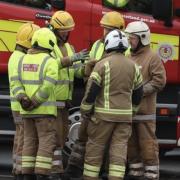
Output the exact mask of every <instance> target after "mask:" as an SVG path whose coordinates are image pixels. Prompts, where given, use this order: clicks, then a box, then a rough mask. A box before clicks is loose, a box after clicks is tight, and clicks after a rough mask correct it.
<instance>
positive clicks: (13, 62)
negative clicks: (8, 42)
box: [8, 50, 25, 111]
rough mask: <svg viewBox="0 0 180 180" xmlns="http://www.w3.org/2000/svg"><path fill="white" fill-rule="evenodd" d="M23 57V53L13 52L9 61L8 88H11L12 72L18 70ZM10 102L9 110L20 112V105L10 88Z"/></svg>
mask: <svg viewBox="0 0 180 180" xmlns="http://www.w3.org/2000/svg"><path fill="white" fill-rule="evenodd" d="M24 55H25V53H23V52H22V51H18V50H15V51H14V52H13V54H12V55H11V57H10V59H9V62H8V76H9V84H10V87H11V81H13V76H14V75H13V73H14V70H15V69H18V63H19V60H20V58H21V57H22V56H24ZM10 101H11V110H12V111H20V103H19V102H18V101H17V100H16V98H15V97H14V95H13V93H12V89H11V88H10Z"/></svg>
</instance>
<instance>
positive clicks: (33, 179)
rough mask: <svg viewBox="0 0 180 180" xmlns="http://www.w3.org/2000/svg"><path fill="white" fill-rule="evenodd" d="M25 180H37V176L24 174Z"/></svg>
mask: <svg viewBox="0 0 180 180" xmlns="http://www.w3.org/2000/svg"><path fill="white" fill-rule="evenodd" d="M23 176H24V179H23V180H36V176H35V175H34V174H24V175H23Z"/></svg>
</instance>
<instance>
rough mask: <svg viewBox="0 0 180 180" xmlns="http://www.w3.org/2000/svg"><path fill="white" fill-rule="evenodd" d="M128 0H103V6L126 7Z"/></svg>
mask: <svg viewBox="0 0 180 180" xmlns="http://www.w3.org/2000/svg"><path fill="white" fill-rule="evenodd" d="M128 2H129V0H105V2H104V3H105V4H106V5H107V6H111V7H115V8H123V7H124V6H126V5H127V3H128Z"/></svg>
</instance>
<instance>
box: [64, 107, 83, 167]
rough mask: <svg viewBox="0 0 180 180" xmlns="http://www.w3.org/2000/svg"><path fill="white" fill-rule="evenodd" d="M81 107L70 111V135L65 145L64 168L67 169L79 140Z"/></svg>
mask: <svg viewBox="0 0 180 180" xmlns="http://www.w3.org/2000/svg"><path fill="white" fill-rule="evenodd" d="M79 110H80V108H79V107H74V108H72V109H70V110H69V114H70V115H69V134H68V137H67V141H66V143H65V147H64V150H63V166H64V167H66V166H67V163H68V159H69V156H70V154H71V151H72V147H73V145H74V143H75V141H76V139H77V138H78V129H79V126H80V124H81V122H80V120H81V113H80V111H79Z"/></svg>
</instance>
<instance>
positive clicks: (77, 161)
mask: <svg viewBox="0 0 180 180" xmlns="http://www.w3.org/2000/svg"><path fill="white" fill-rule="evenodd" d="M100 26H101V27H103V31H104V32H103V36H102V38H101V39H98V40H97V41H96V42H95V43H94V44H93V46H92V48H91V51H90V60H89V61H88V62H87V63H86V65H85V76H86V77H89V75H90V74H91V72H92V70H93V68H94V66H95V63H96V62H97V61H99V60H101V58H102V57H103V56H104V55H105V54H106V52H105V50H104V38H105V37H106V35H107V34H108V33H109V32H110V31H112V30H114V29H118V30H124V29H125V21H124V18H123V16H122V15H121V14H120V13H118V12H116V11H111V12H107V13H106V14H104V16H103V17H102V18H101V20H100ZM88 123H89V122H88V119H87V120H84V121H82V122H81V125H80V128H79V134H78V140H77V141H76V143H75V145H74V146H73V150H72V153H71V156H70V158H69V161H68V166H67V168H66V171H65V174H64V176H65V177H69V176H70V177H74V178H75V177H80V176H82V172H83V167H84V155H85V145H86V142H87V138H88V136H87V127H88Z"/></svg>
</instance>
